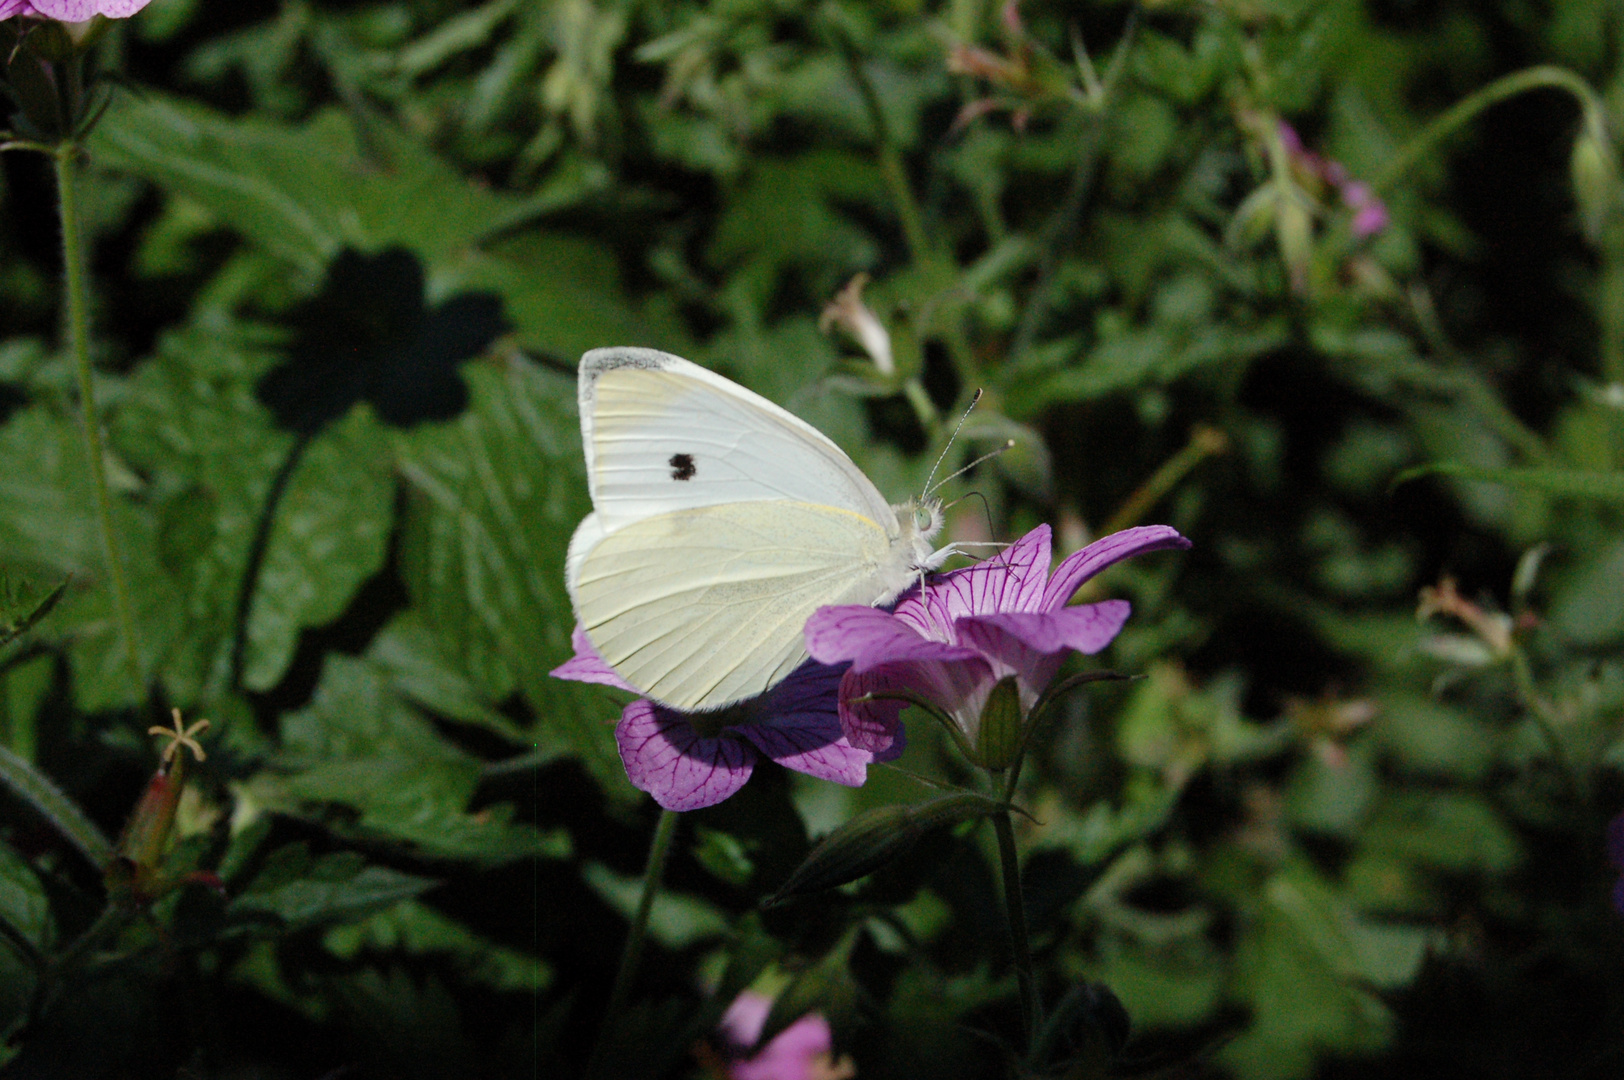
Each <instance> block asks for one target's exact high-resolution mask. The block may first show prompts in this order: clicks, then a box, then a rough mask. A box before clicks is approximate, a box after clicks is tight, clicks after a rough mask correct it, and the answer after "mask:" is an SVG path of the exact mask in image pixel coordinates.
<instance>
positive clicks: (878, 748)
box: [840, 650, 997, 761]
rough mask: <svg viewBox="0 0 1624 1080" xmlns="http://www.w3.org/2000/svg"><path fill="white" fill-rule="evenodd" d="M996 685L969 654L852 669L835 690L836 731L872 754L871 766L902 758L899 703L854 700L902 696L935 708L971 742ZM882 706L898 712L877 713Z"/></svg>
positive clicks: (976, 655)
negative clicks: (873, 762)
mask: <svg viewBox="0 0 1624 1080" xmlns="http://www.w3.org/2000/svg"><path fill="white" fill-rule="evenodd" d="M963 651H965V652H970V650H963ZM996 681H997V679H996V677H995V675H994V673H993V669H992V666H991V665H990V664H988V662H987V660H986V659H985V658H984V657H982V656H981V655H980V654H979V653H974V652H971V653H970V655H969V657H968V658H965V659H958V658H955V659H951V660H945V661H942V660H913V661H906V662H902V663H894V664H886V665H884V666H883V667H879V668H875V669H873V670H872V671H866V672H860V671H858V670H857V669H856V667H853V668H852V670H851V671H850V672H848V673H847V675H846V678H845V679H844V680H843V681H842V682H841V684H840V727H841V730H842V731H844V732H845V733H846V738H847V739H848V740H849V741H850V742H851V744H852V745H853V746H858V747H862V748H863V749H865V750H871V751H873V753H874V757H875V760H878V761H889V760H890V759H891V758H893V757H896V756H897V755H899V754H901V753H902V742H901V738H902V726H901V724H900V723H899V722H898V719H897V713H899V712H900V711H901V709H900V705H901V704H903V703H902V702H900V701H893V700H890V699H885V698H879V699H876V700H873V701H857V700H854V699H856V698H860V697H863V696H864V695H865V694H881V693H894V692H897V691H903V690H906V691H909V692H911V693H912V694H913V695H914V696H916V697H919V698H923V699H924V700H925V701H928V702H930V703H931V704H933V705H935V706H936V708H937V709H939V710H940V711H941V712H943V713H945V714H947V716H948V717H949V718H950V719H952V720H953V722H954V723H956V724H957V725H958V726H959V727H960V729H962V730H963V731H964V733H965V734H966V735H967V736H969V737H971V738H973V737H974V736H975V731H976V728H977V726H979V724H980V722H981V707H982V706H983V705H985V704H986V703H987V694H988V693H989V692H990V691H991V690H992V685H993V683H994V682H996ZM888 705H894V706H899V707H898V708H896V710H895V711H882V707H884V706H888Z"/></svg>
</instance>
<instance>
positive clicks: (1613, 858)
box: [1607, 814, 1624, 915]
mask: <svg viewBox="0 0 1624 1080" xmlns="http://www.w3.org/2000/svg"><path fill="white" fill-rule="evenodd" d="M1607 860H1608V861H1609V862H1611V863H1612V864H1613V867H1614V868H1615V869H1617V870H1618V872H1619V878H1618V884H1617V885H1614V886H1613V907H1614V908H1616V909H1617V910H1618V913H1619V914H1620V915H1624V814H1620V815H1618V817H1616V818H1614V819H1613V820H1612V821H1611V822H1609V823H1608V825H1607Z"/></svg>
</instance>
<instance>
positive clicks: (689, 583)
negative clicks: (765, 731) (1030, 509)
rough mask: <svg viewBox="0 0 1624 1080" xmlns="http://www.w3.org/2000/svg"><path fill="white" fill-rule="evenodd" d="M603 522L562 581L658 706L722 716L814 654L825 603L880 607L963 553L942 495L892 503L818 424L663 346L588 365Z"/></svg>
mask: <svg viewBox="0 0 1624 1080" xmlns="http://www.w3.org/2000/svg"><path fill="white" fill-rule="evenodd" d="M579 392H580V400H581V442H582V447H583V449H584V450H585V452H586V475H587V484H588V486H589V488H590V490H591V493H592V506H593V510H594V512H593V513H591V514H588V515H587V517H586V519H585V520H584V521H582V522H581V524H580V526H579V527H578V528H576V530H575V536H574V537H573V538H572V539H571V540H570V549H569V560H568V563H567V566H566V569H565V583H566V585H567V586H568V588H569V594H570V599H571V601H572V602H573V603H574V605H575V615H576V618H577V619H579V620H580V623H581V626H582V627H583V628H584V629H585V630H586V633H587V636H588V637H589V638H591V639H592V644H593V645H594V646H596V647H597V650H598V652H599V654H600V655H601V656H602V657H603V658H604V659H605V660H606V661H608V663H609V664H610V666H612V667H613V668H614V669H615V670H616V671H617V672H618V673H619V674H620V675H621V676H622V677H624V678H625V679H626V680H627V681H628V682H630V683H631V684H632V685H634V686H636V687H637V688H638V689H639V690H640V691H642V692H643V693H644V694H645V695H647V696H648V697H650V698H653V699H654V700H655V701H659V702H663V703H664V704H666V705H670V706H672V707H673V708H677V709H682V710H685V711H696V710H704V709H715V708H719V707H721V706H723V705H727V704H728V703H730V702H734V701H739V700H742V699H744V698H749V697H754V696H755V695H757V694H760V693H762V692H764V691H766V690H767V689H768V688H769V687H771V686H772V685H773V684H775V683H777V682H778V681H779V680H780V679H782V678H784V676H786V675H788V674H789V673H790V672H791V671H793V670H795V668H796V667H797V666H799V665H800V663H801V662H802V661H803V660H805V659H806V647H805V644H804V641H803V639H802V636H801V628H802V626H803V625H804V624H805V623H806V620H807V618H808V616H810V615H811V614H812V612H814V611H816V610H817V609H818V608H820V607H822V606H824V605H825V604H883V603H887V602H889V601H891V600H892V599H894V598H895V597H896V596H897V595H898V594H899V593H901V592H902V591H903V590H904V589H906V588H907V587H908V585H909V584H910V583H912V582H913V581H915V580H916V579H917V577H918V575H919V573H920V572H921V571H923V570H932V569H935V568H936V567H937V566H939V565H941V563H942V561H943V560H944V559H946V558H947V556H948V555H949V554H951V553H952V550H951V548H943V549H941V550H939V551H932V550H931V545H930V541H931V538H932V537H933V536H935V534H936V532H937V530H939V529H940V528H941V523H942V521H941V511H940V508H939V504H938V503H936V502H935V501H933V500H927V501H923V502H912V501H910V502H907V503H903V504H901V505H900V506H892V505H890V504H889V503H887V502H886V501H885V499H884V498H883V497H882V496H881V495H880V493H879V491H878V490H877V489H876V488H875V487H874V485H873V483H872V482H870V480H869V479H868V477H866V476H864V475H863V474H862V472H861V471H860V470H859V469H858V468H857V466H856V465H854V464H853V463H852V460H851V459H850V458H849V457H847V456H846V455H845V453H844V452H843V451H841V449H840V447H838V446H836V445H835V444H834V443H833V442H832V441H830V440H829V438H828V437H827V436H825V435H824V434H823V433H822V432H820V431H818V430H817V429H816V428H814V427H812V425H810V424H808V423H806V421H804V420H801V419H800V418H798V417H796V416H793V415H791V414H790V413H788V412H786V411H785V410H783V409H781V408H779V407H778V406H777V405H774V404H773V403H772V402H770V401H768V400H767V399H766V398H763V397H761V396H760V395H758V394H753V393H751V392H750V391H749V390H746V389H745V388H744V387H742V386H739V385H738V384H736V383H733V382H730V381H728V380H727V379H724V378H722V377H721V376H720V375H717V374H715V373H713V372H710V371H707V370H705V369H704V368H702V367H699V366H698V365H697V364H691V363H689V362H688V361H686V360H683V359H682V358H680V357H677V356H672V355H671V354H670V353H663V352H658V351H656V350H654V349H636V348H613V349H593V350H592V351H591V352H589V353H587V354H586V355H585V356H583V357H582V358H581V373H580V391H579Z"/></svg>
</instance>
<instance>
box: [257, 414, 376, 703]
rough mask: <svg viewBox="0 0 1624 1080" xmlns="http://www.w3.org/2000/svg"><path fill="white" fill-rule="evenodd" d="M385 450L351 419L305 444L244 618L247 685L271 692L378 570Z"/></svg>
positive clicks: (372, 432)
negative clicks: (306, 638)
mask: <svg viewBox="0 0 1624 1080" xmlns="http://www.w3.org/2000/svg"><path fill="white" fill-rule="evenodd" d="M394 496H395V476H394V470H393V462H392V460H391V458H390V453H389V442H388V440H387V439H386V438H385V437H384V434H383V432H382V430H381V429H380V427H379V425H378V424H377V422H376V421H375V420H373V419H372V418H371V415H370V414H368V413H365V412H362V411H359V410H358V411H354V412H351V413H350V414H349V415H348V416H347V417H345V418H344V420H342V421H340V422H339V423H338V424H335V425H334V426H333V427H332V428H330V429H329V430H328V431H326V432H324V433H323V434H321V435H320V436H318V437H317V438H316V439H315V440H314V441H313V442H311V443H310V446H309V449H308V450H307V451H306V452H305V454H304V456H303V458H301V460H300V461H299V464H298V466H297V467H296V468H295V469H294V472H293V476H292V478H291V479H289V481H288V485H287V489H286V490H285V491H284V492H283V494H282V499H281V501H280V502H279V503H278V504H277V506H276V509H275V512H276V517H275V519H274V521H273V522H272V525H271V533H270V538H269V541H268V542H267V544H266V547H265V559H264V562H263V563H262V564H261V566H260V569H259V580H258V582H257V584H256V587H255V589H254V599H253V607H252V611H251V613H250V615H249V617H248V635H247V636H248V643H247V651H246V659H245V661H244V664H243V685H244V686H246V687H248V688H249V689H250V690H268V689H270V688H271V687H272V686H275V685H276V684H277V682H279V681H280V680H281V678H282V674H283V672H284V671H286V670H287V666H288V664H289V662H290V661H292V659H293V651H294V649H295V648H296V647H297V646H298V643H299V632H300V631H301V630H303V629H304V628H306V627H310V626H320V625H322V624H323V623H327V622H331V621H332V620H333V619H335V618H337V617H338V616H339V615H341V614H343V612H344V609H345V608H347V607H348V606H349V603H350V600H351V598H353V597H354V596H355V593H356V590H358V589H359V588H360V587H361V585H362V584H363V583H364V582H365V581H366V580H367V579H368V578H369V577H371V576H372V575H373V574H375V573H377V572H378V570H379V569H380V568H381V567H382V566H383V561H384V556H385V554H386V552H387V550H388V545H389V532H390V529H391V528H392V527H393V524H394Z"/></svg>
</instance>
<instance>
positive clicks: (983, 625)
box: [959, 600, 1133, 655]
mask: <svg viewBox="0 0 1624 1080" xmlns="http://www.w3.org/2000/svg"><path fill="white" fill-rule="evenodd" d="M1132 610H1133V606H1132V605H1131V604H1129V603H1128V602H1127V601H1126V600H1102V601H1100V602H1099V603H1097V604H1079V605H1077V606H1076V607H1063V608H1061V609H1060V610H1059V611H1045V612H1024V611H1012V612H1010V613H1009V614H1007V615H978V616H974V617H972V618H968V619H960V620H959V638H960V640H962V641H964V642H965V643H966V644H973V645H975V646H976V647H978V648H980V649H981V650H982V651H983V652H986V653H988V654H990V655H997V654H998V652H999V650H1000V648H1001V645H1000V644H999V639H1000V638H1001V637H1006V636H1007V637H1009V638H1013V639H1015V640H1016V641H1019V642H1020V643H1021V644H1023V645H1025V646H1026V647H1027V648H1029V649H1031V650H1033V651H1034V652H1038V653H1045V654H1052V653H1062V652H1068V651H1071V652H1080V653H1097V652H1099V651H1100V650H1101V649H1103V648H1105V647H1106V646H1107V645H1109V644H1111V641H1112V640H1113V639H1114V638H1115V637H1116V636H1117V634H1118V633H1120V632H1121V630H1122V624H1123V623H1125V622H1127V621H1128V613H1129V612H1130V611H1132Z"/></svg>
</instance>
